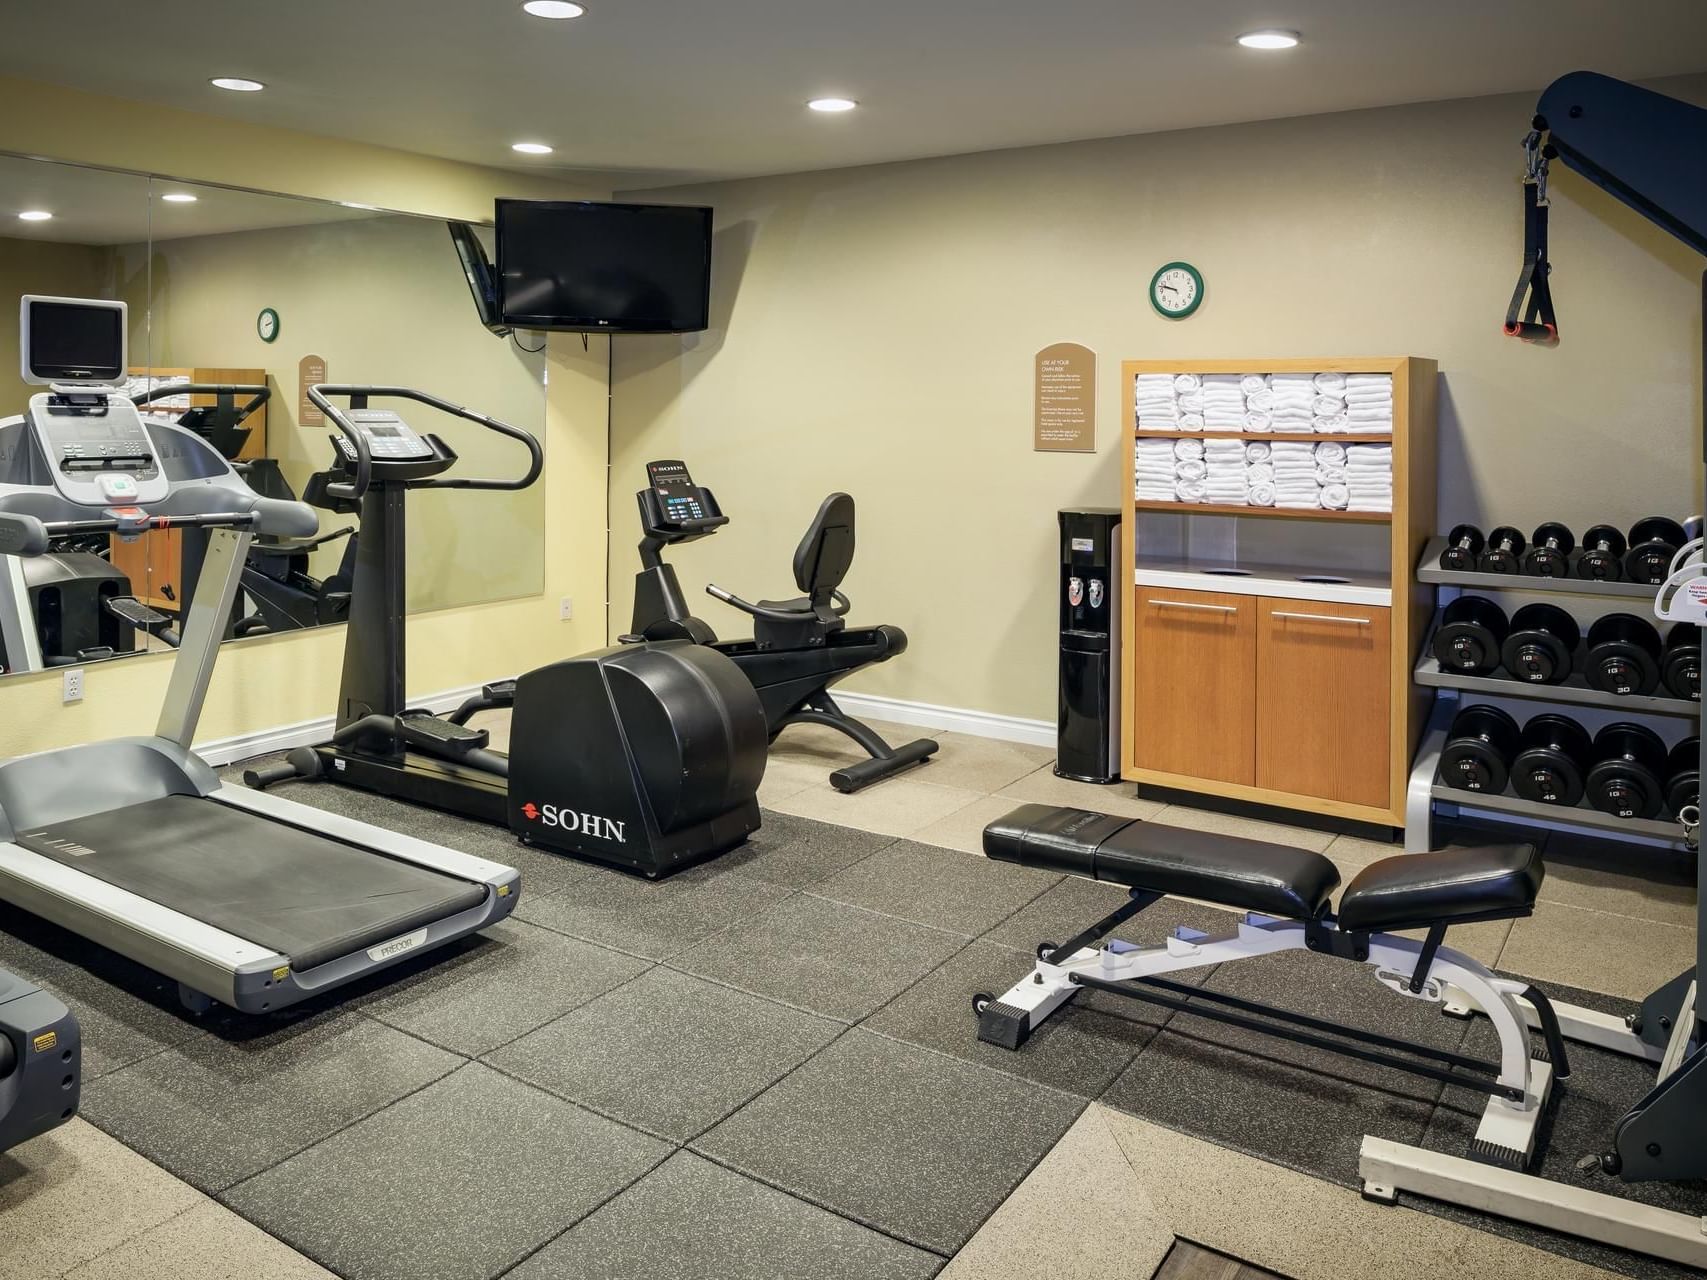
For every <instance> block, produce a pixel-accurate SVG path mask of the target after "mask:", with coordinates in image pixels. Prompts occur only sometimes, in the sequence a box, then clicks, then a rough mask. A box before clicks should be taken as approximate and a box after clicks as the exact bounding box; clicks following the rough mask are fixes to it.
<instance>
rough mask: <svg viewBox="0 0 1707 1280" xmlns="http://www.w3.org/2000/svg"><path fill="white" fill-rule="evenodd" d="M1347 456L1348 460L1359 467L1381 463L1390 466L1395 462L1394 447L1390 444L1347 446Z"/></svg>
mask: <svg viewBox="0 0 1707 1280" xmlns="http://www.w3.org/2000/svg"><path fill="white" fill-rule="evenodd" d="M1345 456H1346V458H1347V460H1349V461H1351V462H1354V463H1358V464H1359V465H1363V464H1368V463H1374V462H1381V463H1386V464H1387V465H1389V466H1390V465H1391V464H1392V462H1393V446H1392V445H1390V444H1353V445H1347V446H1346V451H1345Z"/></svg>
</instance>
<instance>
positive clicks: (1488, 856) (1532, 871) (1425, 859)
mask: <svg viewBox="0 0 1707 1280" xmlns="http://www.w3.org/2000/svg"><path fill="white" fill-rule="evenodd" d="M1544 873H1545V869H1544V867H1543V866H1542V862H1541V854H1540V851H1539V850H1538V849H1537V848H1536V847H1535V846H1534V845H1532V844H1496V845H1484V846H1481V847H1479V848H1474V849H1441V850H1439V851H1437V852H1435V853H1401V854H1395V855H1394V856H1393V857H1391V858H1382V859H1380V860H1379V861H1377V862H1372V863H1370V864H1369V865H1368V866H1367V867H1365V868H1364V869H1363V870H1362V871H1360V872H1358V873H1357V875H1356V876H1354V877H1353V878H1352V882H1351V883H1350V884H1349V885H1347V886H1346V890H1345V894H1344V896H1343V897H1342V898H1341V899H1340V910H1339V925H1340V928H1342V929H1347V930H1353V931H1356V932H1360V933H1362V932H1369V931H1372V930H1377V929H1379V930H1384V931H1391V930H1394V929H1426V928H1428V927H1429V926H1430V925H1435V924H1451V923H1453V922H1454V921H1464V920H1498V919H1505V918H1507V917H1512V916H1526V915H1528V914H1529V913H1530V910H1531V909H1532V908H1533V907H1534V905H1535V895H1536V893H1537V892H1539V891H1540V888H1541V878H1542V876H1543V874H1544Z"/></svg>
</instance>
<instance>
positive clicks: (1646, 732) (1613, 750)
mask: <svg viewBox="0 0 1707 1280" xmlns="http://www.w3.org/2000/svg"><path fill="white" fill-rule="evenodd" d="M1593 756H1594V763H1593V764H1592V765H1590V766H1589V770H1588V780H1587V783H1586V785H1585V790H1586V791H1587V792H1588V802H1589V803H1590V804H1592V805H1593V806H1594V807H1595V808H1596V809H1599V810H1600V811H1601V812H1602V813H1610V814H1612V815H1613V816H1614V817H1618V818H1654V817H1658V816H1659V813H1660V808H1661V805H1662V804H1663V803H1664V800H1665V790H1664V784H1663V783H1662V782H1661V781H1660V779H1661V778H1662V777H1663V776H1664V771H1665V767H1666V744H1665V743H1663V742H1661V741H1660V735H1659V734H1657V733H1655V732H1654V731H1653V730H1652V729H1649V728H1648V727H1647V726H1645V725H1639V724H1623V723H1620V724H1609V725H1607V726H1606V728H1604V729H1602V730H1601V731H1600V732H1599V733H1597V734H1595V735H1594V751H1593Z"/></svg>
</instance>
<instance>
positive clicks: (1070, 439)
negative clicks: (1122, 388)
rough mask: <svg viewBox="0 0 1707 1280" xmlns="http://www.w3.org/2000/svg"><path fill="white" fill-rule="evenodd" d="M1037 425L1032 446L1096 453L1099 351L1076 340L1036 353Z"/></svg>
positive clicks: (1053, 449) (1049, 449) (1070, 451)
mask: <svg viewBox="0 0 1707 1280" xmlns="http://www.w3.org/2000/svg"><path fill="white" fill-rule="evenodd" d="M1036 387H1037V395H1036V406H1037V415H1036V419H1037V420H1036V425H1035V426H1034V427H1033V429H1032V448H1033V449H1040V450H1044V451H1046V452H1051V453H1095V452H1096V447H1097V440H1096V435H1097V353H1096V352H1094V351H1092V350H1091V349H1090V348H1089V347H1082V346H1080V345H1079V344H1078V343H1076V342H1057V343H1055V345H1054V346H1049V347H1045V348H1043V350H1041V351H1039V352H1038V353H1037V381H1036Z"/></svg>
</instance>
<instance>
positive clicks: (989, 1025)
mask: <svg viewBox="0 0 1707 1280" xmlns="http://www.w3.org/2000/svg"><path fill="white" fill-rule="evenodd" d="M1030 1034H1031V1015H1030V1014H1029V1013H1028V1012H1026V1010H1024V1009H1016V1008H1015V1007H1014V1006H1013V1005H1011V1004H1003V1003H1002V1002H1001V1001H1000V1000H992V1001H990V1003H989V1004H987V1005H985V1006H984V1011H983V1012H982V1013H980V1014H979V1015H978V1038H979V1039H980V1040H982V1041H983V1042H984V1043H985V1044H994V1045H1000V1046H1001V1047H1002V1048H1004V1049H1017V1048H1019V1047H1020V1046H1021V1045H1022V1044H1024V1043H1025V1041H1026V1037H1027V1036H1029V1035H1030Z"/></svg>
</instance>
